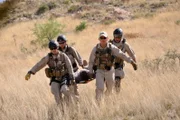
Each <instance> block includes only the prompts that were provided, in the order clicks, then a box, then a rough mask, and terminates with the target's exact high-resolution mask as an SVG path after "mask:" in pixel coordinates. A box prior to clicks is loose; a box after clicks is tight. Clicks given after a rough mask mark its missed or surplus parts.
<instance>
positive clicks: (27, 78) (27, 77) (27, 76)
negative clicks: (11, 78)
mask: <svg viewBox="0 0 180 120" xmlns="http://www.w3.org/2000/svg"><path fill="white" fill-rule="evenodd" d="M31 74H32V72H31V71H29V72H28V73H27V74H26V76H25V80H27V81H28V80H29V79H30V78H31Z"/></svg>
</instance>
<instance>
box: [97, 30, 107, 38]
mask: <svg viewBox="0 0 180 120" xmlns="http://www.w3.org/2000/svg"><path fill="white" fill-rule="evenodd" d="M102 36H103V37H108V34H107V33H106V32H105V31H101V32H100V33H99V37H102Z"/></svg>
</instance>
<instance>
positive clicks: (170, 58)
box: [142, 50, 180, 71]
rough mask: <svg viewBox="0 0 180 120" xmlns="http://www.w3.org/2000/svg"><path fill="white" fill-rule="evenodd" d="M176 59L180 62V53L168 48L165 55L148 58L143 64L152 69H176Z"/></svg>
mask: <svg viewBox="0 0 180 120" xmlns="http://www.w3.org/2000/svg"><path fill="white" fill-rule="evenodd" d="M176 61H179V62H180V53H178V52H177V51H176V50H168V51H167V53H165V54H164V56H162V57H159V58H156V59H153V60H147V59H146V60H144V61H143V63H142V64H143V66H144V67H145V68H146V69H150V70H152V71H156V70H168V69H170V70H174V67H175V66H176Z"/></svg>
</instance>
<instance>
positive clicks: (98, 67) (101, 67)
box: [96, 64, 112, 71]
mask: <svg viewBox="0 0 180 120" xmlns="http://www.w3.org/2000/svg"><path fill="white" fill-rule="evenodd" d="M96 68H97V69H101V70H107V71H109V70H111V68H112V65H111V66H108V65H105V64H100V65H98V66H97V67H96Z"/></svg>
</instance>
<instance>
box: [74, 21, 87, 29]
mask: <svg viewBox="0 0 180 120" xmlns="http://www.w3.org/2000/svg"><path fill="white" fill-rule="evenodd" d="M86 28H87V24H86V22H85V21H83V22H81V23H80V24H79V25H78V26H76V31H83V30H84V29H86Z"/></svg>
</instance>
